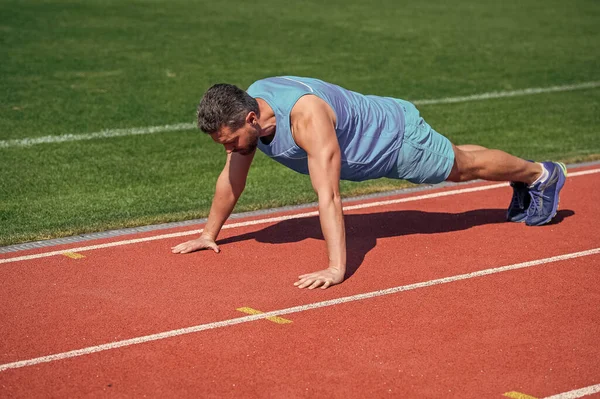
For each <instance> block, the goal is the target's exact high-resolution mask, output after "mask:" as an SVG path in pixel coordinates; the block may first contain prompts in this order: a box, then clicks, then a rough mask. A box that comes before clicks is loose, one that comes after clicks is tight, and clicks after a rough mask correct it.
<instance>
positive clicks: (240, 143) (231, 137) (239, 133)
mask: <svg viewBox="0 0 600 399" xmlns="http://www.w3.org/2000/svg"><path fill="white" fill-rule="evenodd" d="M259 134H260V132H259V130H258V128H257V126H255V125H253V124H250V123H245V124H244V126H242V127H241V128H239V129H237V130H235V131H232V130H231V129H230V128H229V127H226V126H225V127H222V128H221V129H220V130H219V132H217V133H213V134H211V135H210V136H211V137H212V139H213V140H214V141H215V142H217V143H219V144H223V146H224V147H225V151H227V153H228V154H230V153H232V152H237V153H240V154H242V155H250V154H252V153H253V152H254V150H256V147H257V146H258V138H259Z"/></svg>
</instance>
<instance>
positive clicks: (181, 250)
mask: <svg viewBox="0 0 600 399" xmlns="http://www.w3.org/2000/svg"><path fill="white" fill-rule="evenodd" d="M201 249H212V250H213V251H215V253H219V252H220V251H221V250H220V249H219V246H218V245H217V243H215V240H213V239H211V238H208V237H202V236H201V237H199V238H196V239H195V240H190V241H187V242H183V243H181V244H179V245H177V246H175V247H171V252H173V253H174V254H188V253H190V252H194V251H199V250H201Z"/></svg>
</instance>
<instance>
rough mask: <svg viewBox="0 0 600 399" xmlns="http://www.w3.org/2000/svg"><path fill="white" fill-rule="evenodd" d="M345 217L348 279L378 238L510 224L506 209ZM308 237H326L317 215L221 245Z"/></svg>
mask: <svg viewBox="0 0 600 399" xmlns="http://www.w3.org/2000/svg"><path fill="white" fill-rule="evenodd" d="M574 214H575V213H574V212H573V211H571V210H561V211H559V212H558V213H557V215H556V217H555V218H554V220H553V221H552V223H551V224H553V225H555V224H557V223H560V222H561V221H562V220H563V219H564V218H566V217H569V216H572V215H574ZM344 220H345V223H346V248H347V249H346V251H347V265H346V278H349V277H350V276H352V275H353V274H354V273H355V272H356V270H357V269H358V268H359V267H360V265H361V263H362V262H363V260H364V258H365V255H366V254H367V253H368V252H369V251H370V250H371V249H373V248H375V245H376V244H377V239H378V238H386V237H400V236H404V235H408V234H435V233H447V232H452V231H460V230H466V229H470V228H471V227H475V226H481V225H486V224H496V223H507V222H506V210H505V209H477V210H472V211H467V212H463V213H439V212H423V211H392V212H379V213H369V214H361V215H352V214H351V215H345V217H344ZM308 238H313V239H317V240H323V234H322V233H321V226H320V224H319V218H318V217H317V216H313V217H308V218H300V219H290V220H284V221H281V222H278V223H276V224H274V225H271V226H268V227H265V228H264V229H262V230H258V231H255V232H252V233H246V234H240V235H237V236H233V237H229V238H226V239H223V240H219V241H218V244H219V245H223V244H230V243H234V242H239V241H245V240H256V241H258V242H261V243H268V244H285V243H291V242H299V241H302V240H305V239H308Z"/></svg>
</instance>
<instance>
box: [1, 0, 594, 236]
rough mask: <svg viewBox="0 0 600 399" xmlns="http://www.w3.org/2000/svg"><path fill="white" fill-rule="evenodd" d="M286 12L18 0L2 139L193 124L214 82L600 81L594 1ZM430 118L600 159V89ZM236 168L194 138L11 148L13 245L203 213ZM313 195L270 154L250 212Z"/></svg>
mask: <svg viewBox="0 0 600 399" xmlns="http://www.w3.org/2000/svg"><path fill="white" fill-rule="evenodd" d="M281 4H284V3H282V2H279V1H273V0H259V1H257V2H244V1H241V0H235V1H226V2H199V1H196V2H189V1H180V0H177V1H169V2H167V1H164V0H163V1H159V0H154V1H150V0H148V1H100V0H90V1H86V2H80V1H49V0H48V1H33V0H32V1H16V0H4V1H3V2H1V3H0V57H1V59H2V62H0V87H1V88H2V90H0V140H7V139H15V138H26V137H39V136H46V135H59V134H65V133H88V132H96V131H99V130H102V129H117V128H128V127H138V126H154V125H165V124H172V123H180V122H193V121H194V111H195V107H196V104H197V101H198V100H199V98H200V96H201V95H202V93H203V92H204V90H206V88H208V87H209V86H210V85H211V84H213V83H217V82H229V83H234V84H237V85H239V86H241V87H244V88H245V87H247V86H248V85H249V84H250V83H252V82H253V81H254V80H256V79H259V78H262V77H266V76H273V75H281V74H293V75H300V76H312V77H318V78H321V79H324V80H328V81H331V82H334V83H337V84H340V85H342V86H345V87H347V88H349V89H352V90H355V91H359V92H363V93H366V94H379V95H386V96H394V97H399V98H404V99H408V100H416V99H426V98H441V97H448V96H460V95H469V94H477V93H483V92H489V91H499V90H515V89H523V88H528V87H545V86H554V85H564V84H573V83H579V82H587V81H597V80H600V72H599V71H600V51H599V50H598V43H600V24H598V20H599V17H600V3H598V2H597V1H594V0H575V1H572V2H568V3H565V2H560V1H558V0H550V1H546V2H544V3H543V4H541V3H540V2H539V1H535V0H524V1H519V2H516V1H514V2H497V1H491V0H483V1H477V2H473V1H466V0H464V1H459V0H449V1H446V0H444V1H442V0H434V1H428V2H424V3H423V2H402V3H400V2H397V1H393V0H379V1H371V2H366V1H365V2H354V3H348V2H347V1H341V0H340V1H330V2H322V1H304V2H296V3H293V4H286V5H285V6H284V7H283V8H282V6H281ZM420 110H421V113H422V114H423V116H424V117H425V119H426V120H427V121H428V122H429V123H430V124H431V125H432V126H433V127H434V128H435V129H436V130H438V131H439V132H442V133H444V134H446V135H447V136H448V137H449V138H450V139H451V140H452V141H454V142H456V143H457V144H465V143H475V144H481V145H485V146H489V147H494V148H500V149H503V150H506V151H508V152H511V153H514V154H515V155H519V156H522V157H527V158H535V159H556V160H565V161H575V160H587V159H598V158H600V157H599V156H598V154H600V132H599V131H598V127H599V125H600V89H589V90H581V91H574V92H566V93H552V94H542V95H534V96H527V97H515V98H504V99H497V100H488V101H480V102H470V103H461V104H452V105H429V106H421V107H420ZM223 162H224V151H223V150H222V149H221V148H219V147H218V146H217V145H215V144H213V143H212V142H211V141H210V139H209V138H208V137H206V136H205V135H203V134H201V133H199V132H195V131H182V132H172V133H160V134H154V135H146V136H135V137H134V136H131V137H122V138H112V139H98V140H91V141H80V142H69V143H60V144H41V145H37V146H33V147H29V148H4V149H3V148H0V245H7V244H12V243H17V242H23V241H28V240H35V239H41V238H49V237H58V236H66V235H72V234H77V233H83V232H91V231H99V230H105V229H109V228H117V227H123V226H135V225H142V224H148V223H159V222H166V221H175V220H184V219H189V218H198V217H203V216H206V214H207V211H208V208H209V206H210V202H211V199H212V193H213V190H214V182H215V180H216V177H217V175H218V173H219V171H220V168H221V167H222V164H223ZM402 184H403V183H402V182H396V181H391V180H386V179H383V180H378V181H372V182H366V183H361V184H357V183H349V182H343V184H342V191H343V193H344V195H354V194H358V193H368V192H374V191H379V190H389V189H392V188H396V187H399V186H401V185H402ZM314 200H315V196H314V193H313V192H312V189H311V186H310V181H309V180H308V178H307V177H306V176H302V175H298V174H295V173H294V172H292V171H289V170H287V169H285V168H283V167H281V166H280V165H277V164H276V163H274V162H272V161H271V160H269V159H266V157H264V156H262V154H259V155H258V156H257V157H256V160H255V164H254V165H253V168H252V170H251V173H250V176H249V180H248V186H247V189H246V192H245V193H244V195H243V196H242V198H241V200H240V203H239V206H238V208H236V211H241V210H253V209H259V208H264V207H272V206H279V205H286V204H297V203H303V202H307V201H314Z"/></svg>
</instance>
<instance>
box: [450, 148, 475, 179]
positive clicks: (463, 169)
mask: <svg viewBox="0 0 600 399" xmlns="http://www.w3.org/2000/svg"><path fill="white" fill-rule="evenodd" d="M452 149H453V150H454V165H452V170H451V171H450V175H448V178H447V179H446V180H448V181H452V182H462V181H469V180H473V179H474V171H475V169H476V166H475V157H474V156H473V154H470V151H463V150H461V149H460V148H458V147H456V146H455V145H452Z"/></svg>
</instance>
